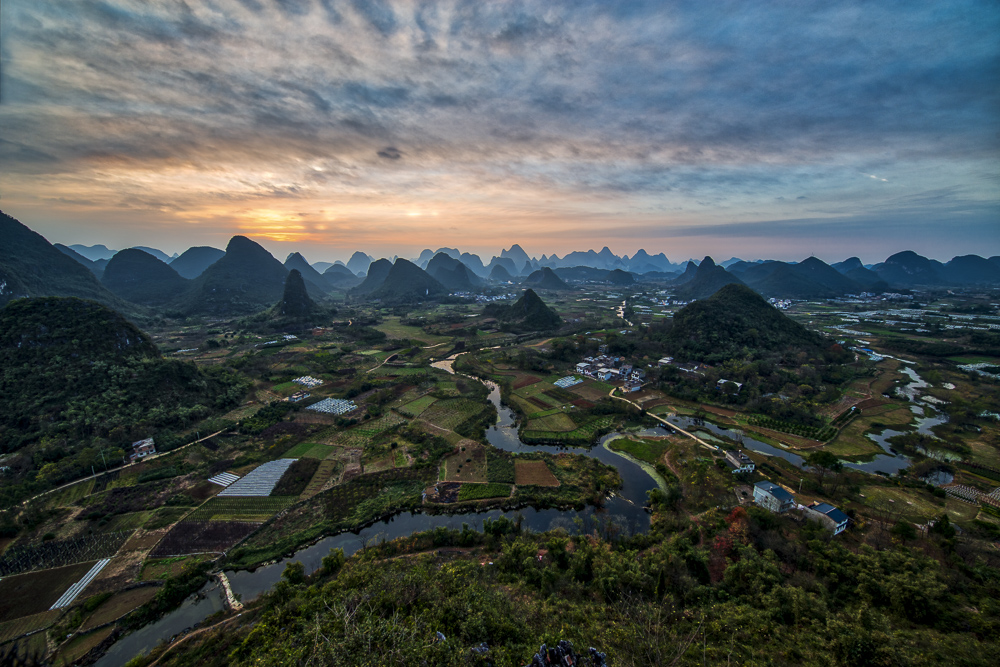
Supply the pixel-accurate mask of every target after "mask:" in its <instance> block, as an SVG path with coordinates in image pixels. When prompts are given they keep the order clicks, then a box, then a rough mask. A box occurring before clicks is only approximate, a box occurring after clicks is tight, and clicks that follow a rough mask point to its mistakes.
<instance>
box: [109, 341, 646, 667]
mask: <svg viewBox="0 0 1000 667" xmlns="http://www.w3.org/2000/svg"><path fill="white" fill-rule="evenodd" d="M457 356H458V355H455V356H452V357H449V358H448V359H444V360H442V361H438V362H435V363H434V364H432V366H434V367H435V368H439V369H441V370H444V371H447V372H448V373H452V374H454V372H455V371H454V369H453V367H452V365H453V363H454V360H455V358H457ZM467 377H470V378H471V379H474V380H478V381H479V382H482V383H483V384H485V385H486V386H487V388H489V390H490V393H489V401H490V402H491V403H493V405H494V407H496V409H497V421H496V423H495V424H494V425H493V426H491V427H490V428H489V429H487V431H486V439H487V440H488V441H489V443H490V444H491V445H493V446H494V447H497V448H498V449H503V450H505V451H509V452H539V451H541V452H549V453H552V454H559V453H566V452H572V453H574V454H583V455H584V456H591V457H593V458H595V459H597V460H599V461H601V462H602V463H607V464H608V465H613V466H615V467H616V468H617V469H618V472H619V473H620V474H621V477H622V488H621V489H619V490H618V492H617V493H615V494H614V495H613V496H612V497H610V498H608V499H607V500H606V501H605V503H604V507H603V508H600V509H598V508H594V507H587V508H586V509H584V510H581V511H576V510H558V509H545V510H539V509H534V508H525V509H522V510H518V511H513V512H504V511H501V510H490V511H487V512H467V513H460V514H424V513H422V512H401V513H399V514H396V515H395V516H392V517H390V518H388V519H385V520H384V521H380V522H378V523H375V524H373V525H371V526H368V527H367V528H364V529H362V530H360V531H358V532H357V533H353V532H346V533H340V534H338V535H333V536H330V537H327V538H324V539H322V540H320V541H319V542H317V543H316V544H313V545H311V546H308V547H305V548H303V549H301V550H299V551H297V552H296V553H295V554H294V555H292V556H290V557H288V558H285V559H282V560H280V561H278V562H276V563H272V564H270V565H265V566H262V567H259V568H257V569H256V570H253V571H249V570H238V571H227V572H226V576H227V577H228V578H229V583H230V585H231V586H232V589H233V593H235V594H236V595H238V596H239V598H240V599H241V600H242V601H243V602H248V601H250V600H252V599H254V598H256V597H257V596H258V595H260V594H261V593H263V592H265V591H268V590H270V589H271V587H272V586H274V584H276V583H277V582H278V580H280V579H281V573H282V572H283V571H284V569H285V566H286V565H287V564H288V563H289V562H292V561H298V562H301V563H302V565H303V566H304V567H305V571H306V572H315V571H316V570H318V569H319V567H320V565H321V564H322V559H323V557H324V556H326V555H327V554H329V553H330V550H331V549H343V550H344V555H345V556H351V555H353V554H354V553H356V552H357V551H359V550H361V549H363V548H365V547H366V546H369V545H372V544H375V543H377V542H379V541H389V540H393V539H396V538H397V537H406V536H407V535H411V534H413V533H416V532H422V531H427V530H433V529H435V528H438V527H445V528H453V529H461V528H462V525H463V524H467V525H468V526H469V527H470V528H474V529H477V530H479V529H481V528H482V525H483V522H484V521H485V520H486V519H496V518H498V517H500V516H506V517H508V518H510V519H512V520H515V521H517V520H519V521H520V522H521V525H522V527H524V528H527V529H529V530H533V531H536V532H544V531H547V530H553V529H556V528H563V529H565V530H567V531H569V532H578V531H581V530H583V531H590V530H593V529H597V530H602V531H614V532H617V533H619V534H622V533H624V534H636V533H639V532H645V531H646V530H648V529H649V515H648V514H647V513H646V512H645V510H644V509H643V505H645V503H646V499H647V498H646V493H647V492H648V491H650V490H651V489H655V488H657V486H658V485H659V484H660V483H661V480H658V479H657V477H658V476H656V477H654V475H655V473H652V474H651V471H647V470H645V469H643V467H642V466H641V465H640V464H639V463H637V462H635V461H632V460H629V459H628V458H627V457H625V456H624V455H622V454H618V453H616V452H613V451H611V450H610V449H608V448H607V447H606V446H605V445H606V443H607V442H608V441H610V440H611V439H613V438H615V437H618V436H620V435H621V434H620V433H611V434H609V435H606V436H604V437H603V438H601V440H600V441H599V443H598V445H597V446H595V447H592V448H591V449H579V448H574V449H572V450H570V449H567V448H565V447H555V446H545V445H540V446H536V445H527V444H525V443H523V442H521V439H520V438H519V437H518V434H517V427H516V425H515V423H516V418H515V415H514V412H513V411H512V410H511V409H510V408H508V407H506V406H505V405H503V403H502V402H501V401H500V387H499V386H498V385H497V384H496V383H495V382H490V381H488V380H481V379H479V378H472V377H471V376H467ZM663 433H664V431H663V430H662V429H659V428H657V429H646V430H645V431H641V432H640V435H643V434H644V435H661V434H663ZM222 599H223V598H222V592H221V590H220V586H219V584H218V583H217V582H216V581H212V582H210V583H207V584H205V586H204V587H203V588H202V589H201V591H199V593H198V594H197V595H195V596H192V597H191V598H189V599H188V600H186V601H185V602H184V604H182V605H181V607H180V608H178V609H176V610H174V611H172V612H171V613H169V614H167V615H166V616H164V617H163V618H162V619H160V620H159V621H157V622H155V623H152V624H150V625H148V626H146V627H144V628H142V629H141V630H138V631H136V632H134V633H132V634H130V635H128V636H126V637H124V638H122V639H120V640H119V641H117V642H116V643H115V644H114V645H113V646H112V647H111V648H110V649H109V650H108V652H107V654H105V656H104V657H102V658H101V659H100V660H98V661H97V663H96V665H97V667H121V666H122V665H124V664H125V663H126V662H128V661H129V660H130V659H131V658H132V657H133V656H135V655H137V654H139V653H148V652H149V650H150V649H151V648H152V647H153V646H154V645H156V644H157V643H158V642H160V641H166V640H169V639H170V638H171V637H173V636H174V635H176V634H177V633H179V632H181V631H182V630H185V629H187V628H190V627H191V626H193V625H194V624H195V623H198V622H200V621H202V620H204V619H205V618H207V617H208V616H210V615H211V614H214V613H215V612H217V611H220V610H221V609H222V608H223V601H222Z"/></svg>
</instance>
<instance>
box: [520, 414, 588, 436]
mask: <svg viewBox="0 0 1000 667" xmlns="http://www.w3.org/2000/svg"><path fill="white" fill-rule="evenodd" d="M527 428H528V430H531V431H556V432H560V433H563V432H567V431H573V430H575V429H576V424H575V423H574V422H573V420H572V419H570V417H569V415H567V414H565V413H564V412H561V411H560V412H555V413H552V414H548V415H547V416H544V417H541V418H539V419H532V420H530V421H529V422H528V425H527Z"/></svg>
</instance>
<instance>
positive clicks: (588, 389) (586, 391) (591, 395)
mask: <svg viewBox="0 0 1000 667" xmlns="http://www.w3.org/2000/svg"><path fill="white" fill-rule="evenodd" d="M611 387H612V385H610V384H605V383H603V382H597V381H595V380H584V381H583V384H578V385H576V386H575V387H570V388H569V391H570V392H572V393H574V394H576V395H577V396H579V397H580V398H585V399H587V400H588V401H599V400H601V399H602V398H604V397H605V396H607V395H608V392H610V391H611Z"/></svg>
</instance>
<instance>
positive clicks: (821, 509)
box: [803, 503, 849, 535]
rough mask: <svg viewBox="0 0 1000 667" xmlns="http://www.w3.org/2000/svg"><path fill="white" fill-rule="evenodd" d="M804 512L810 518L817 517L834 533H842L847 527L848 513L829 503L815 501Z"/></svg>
mask: <svg viewBox="0 0 1000 667" xmlns="http://www.w3.org/2000/svg"><path fill="white" fill-rule="evenodd" d="M803 512H805V514H806V516H807V517H809V518H810V519H816V520H817V521H819V522H820V523H821V524H823V525H824V526H825V527H826V529H827V530H829V531H831V532H832V533H833V534H834V535H840V534H841V533H842V532H844V531H845V530H846V529H847V522H848V520H849V519H848V518H847V515H846V514H844V513H843V512H841V511H840V510H839V509H837V508H836V507H834V506H833V505H830V504H829V503H813V504H812V505H809V506H808V507H806V508H805V509H804V510H803Z"/></svg>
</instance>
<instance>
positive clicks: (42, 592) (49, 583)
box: [0, 561, 96, 621]
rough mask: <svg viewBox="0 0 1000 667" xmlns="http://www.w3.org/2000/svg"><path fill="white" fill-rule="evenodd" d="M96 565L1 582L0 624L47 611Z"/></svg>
mask: <svg viewBox="0 0 1000 667" xmlns="http://www.w3.org/2000/svg"><path fill="white" fill-rule="evenodd" d="M95 562H96V561H90V562H87V563H76V564H75V565H67V566H65V567H56V568H52V569H51V570H39V571H38V572H29V573H27V574H17V575H14V576H12V577H4V578H3V579H0V621H9V620H11V619H14V618H20V617H22V616H30V615H31V614H38V613H41V612H43V611H48V609H49V607H51V606H52V605H53V604H55V602H56V600H58V599H59V598H60V597H61V596H62V594H63V593H65V592H66V590H67V589H69V587H70V586H72V585H73V584H75V583H76V582H78V581H80V579H83V575H85V574H87V572H88V571H89V570H90V568H91V567H93V566H94V563H95Z"/></svg>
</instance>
